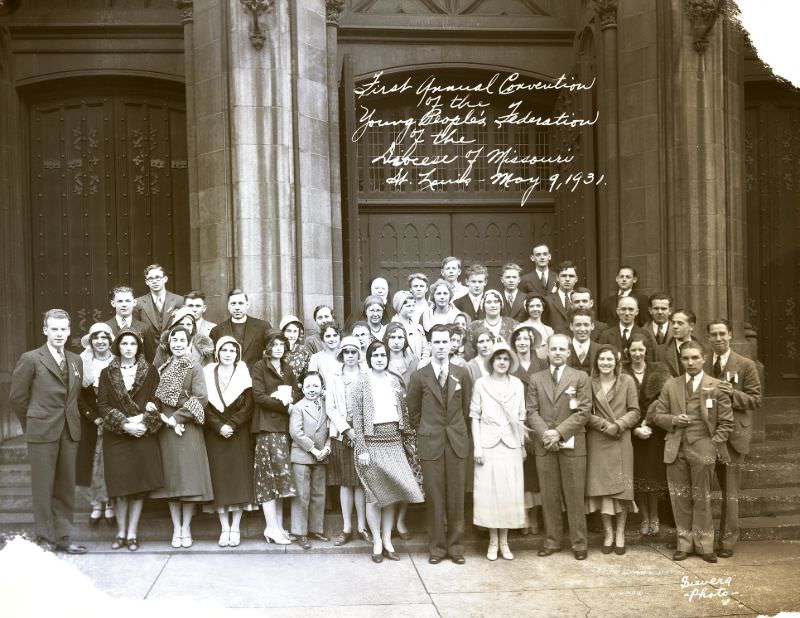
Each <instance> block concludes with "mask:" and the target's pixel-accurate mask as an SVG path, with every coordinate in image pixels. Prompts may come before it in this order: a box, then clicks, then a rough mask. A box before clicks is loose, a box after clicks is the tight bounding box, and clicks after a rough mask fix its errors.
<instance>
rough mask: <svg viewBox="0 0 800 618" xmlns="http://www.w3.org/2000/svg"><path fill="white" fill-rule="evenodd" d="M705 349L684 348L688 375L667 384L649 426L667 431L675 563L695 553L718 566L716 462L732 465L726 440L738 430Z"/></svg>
mask: <svg viewBox="0 0 800 618" xmlns="http://www.w3.org/2000/svg"><path fill="white" fill-rule="evenodd" d="M704 362H705V356H704V354H703V347H702V346H701V345H700V344H699V343H698V342H697V341H687V342H685V343H683V344H682V345H681V363H682V364H683V366H684V371H685V375H680V376H677V377H674V378H671V379H670V380H667V382H666V383H665V384H664V387H663V388H662V389H661V395H659V397H658V400H657V401H656V403H655V404H654V405H652V406H650V410H649V411H648V413H647V422H648V423H651V424H652V423H655V424H656V425H658V426H659V427H661V428H662V429H663V430H664V431H666V432H667V437H666V440H665V442H664V463H665V464H667V484H668V486H669V497H670V502H671V503H672V512H673V514H674V515H675V529H676V534H677V543H676V551H675V553H674V554H673V555H672V559H673V560H675V561H679V560H685V559H686V558H687V557H688V555H689V554H690V553H692V552H695V553H697V554H699V555H700V557H701V558H702V559H703V560H705V561H706V562H716V561H717V556H716V554H715V553H714V520H713V519H712V516H711V478H712V476H713V474H714V466H715V464H716V463H717V461H722V462H727V461H729V457H728V451H727V448H726V444H725V443H726V441H727V439H728V436H729V435H730V433H731V431H733V412H732V411H731V398H730V396H729V395H728V394H727V393H726V392H725V391H723V390H722V388H721V387H720V381H719V380H716V379H714V378H712V377H710V376H708V375H706V374H705V372H704V371H703V364H704Z"/></svg>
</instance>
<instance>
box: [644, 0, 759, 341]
mask: <svg viewBox="0 0 800 618" xmlns="http://www.w3.org/2000/svg"><path fill="white" fill-rule="evenodd" d="M664 4H665V5H666V3H664ZM716 7H717V2H715V1H714V0H672V1H671V2H670V3H669V5H668V6H664V7H663V8H662V10H661V12H660V13H659V19H662V20H666V21H667V24H668V27H666V28H664V29H662V31H663V32H665V33H666V35H667V36H665V37H664V40H663V41H661V43H662V44H664V45H665V46H666V49H665V61H664V63H663V64H662V67H661V70H662V72H663V78H664V80H665V85H666V86H667V90H666V91H667V92H668V93H669V96H668V97H667V100H666V106H665V132H664V139H665V146H666V167H665V177H664V181H665V183H666V196H667V199H666V202H667V203H666V207H667V208H666V211H667V222H668V239H667V243H666V254H665V255H663V259H664V260H665V262H666V263H667V264H668V268H667V270H666V273H667V276H668V278H669V289H670V290H671V291H672V292H673V293H674V294H675V296H676V302H677V305H679V306H684V307H687V308H690V309H692V310H693V311H694V312H695V313H696V314H697V317H698V324H697V331H698V332H697V334H698V336H699V338H701V339H703V338H704V337H705V327H706V324H707V323H708V322H709V321H710V320H712V319H714V318H716V317H720V316H721V317H727V318H728V319H730V320H732V322H733V324H734V336H735V340H736V341H737V342H739V343H740V344H744V343H745V338H744V331H743V323H744V315H745V306H744V304H745V299H746V298H747V294H746V279H745V275H746V273H745V268H744V253H745V245H744V243H745V235H744V210H743V208H744V205H743V191H742V179H743V157H742V154H743V141H744V130H743V119H744V103H743V99H744V96H743V76H742V66H741V62H740V61H739V58H740V51H741V41H740V38H739V37H740V35H739V33H738V31H737V30H736V27H735V26H734V25H733V24H731V23H730V22H729V21H728V20H726V19H725V18H719V19H718V17H719V11H718V9H717V8H716ZM665 25H666V24H665ZM740 349H741V348H740Z"/></svg>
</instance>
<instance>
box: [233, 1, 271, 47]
mask: <svg viewBox="0 0 800 618" xmlns="http://www.w3.org/2000/svg"><path fill="white" fill-rule="evenodd" d="M239 2H240V3H241V5H242V8H244V10H245V11H246V12H248V13H250V16H251V17H252V18H253V29H252V30H251V31H250V42H251V43H252V44H253V47H255V48H256V49H257V50H261V49H262V48H263V47H264V41H266V36H264V32H263V31H262V30H261V24H260V23H259V21H258V19H259V17H261V14H262V13H268V12H269V11H270V10H272V5H273V4H274V3H275V0H239Z"/></svg>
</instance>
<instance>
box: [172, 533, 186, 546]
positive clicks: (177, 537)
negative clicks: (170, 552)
mask: <svg viewBox="0 0 800 618" xmlns="http://www.w3.org/2000/svg"><path fill="white" fill-rule="evenodd" d="M182 540H183V538H182V537H181V533H180V532H173V533H172V546H173V547H174V548H175V549H178V548H179V547H180V546H181V541H182Z"/></svg>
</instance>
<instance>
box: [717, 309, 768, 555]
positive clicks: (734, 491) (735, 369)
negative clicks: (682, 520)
mask: <svg viewBox="0 0 800 618" xmlns="http://www.w3.org/2000/svg"><path fill="white" fill-rule="evenodd" d="M707 330H708V340H709V342H710V343H711V348H712V350H713V354H711V355H709V356H708V357H707V358H706V364H705V366H704V367H703V371H705V373H706V374H709V375H711V376H712V377H714V378H717V379H718V380H720V383H719V389H720V390H721V391H722V392H724V393H726V394H727V395H728V396H729V397H730V398H731V407H732V408H733V431H732V432H731V434H730V436H728V455H729V456H730V462H729V463H727V464H726V463H720V462H717V465H716V473H717V480H718V481H719V486H720V488H721V489H722V514H721V515H720V518H719V545H720V548H719V550H718V551H717V556H719V557H720V558H730V557H731V556H732V555H733V548H734V546H735V545H736V542H737V541H738V540H739V483H740V480H741V476H742V465H743V464H744V460H745V456H746V455H747V454H748V453H749V452H750V440H751V439H752V437H753V427H752V425H753V418H752V413H753V410H757V409H758V408H760V407H761V380H759V377H758V370H757V369H756V364H755V363H754V362H753V361H751V360H750V359H749V358H746V357H744V356H742V355H741V354H737V353H736V352H734V351H733V350H731V339H733V329H732V328H731V323H730V322H729V321H728V320H724V319H719V320H714V321H713V322H710V323H709V324H708V326H707Z"/></svg>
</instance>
